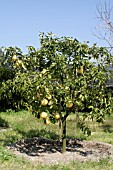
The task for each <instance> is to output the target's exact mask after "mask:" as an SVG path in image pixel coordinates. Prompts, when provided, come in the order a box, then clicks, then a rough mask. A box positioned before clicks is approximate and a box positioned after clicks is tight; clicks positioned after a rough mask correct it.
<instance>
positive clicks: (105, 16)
mask: <svg viewBox="0 0 113 170" xmlns="http://www.w3.org/2000/svg"><path fill="white" fill-rule="evenodd" d="M96 16H97V20H98V25H97V26H96V33H95V35H96V36H97V37H98V38H99V39H101V40H104V41H105V42H107V44H108V48H109V50H110V51H112V50H113V2H112V1H110V0H108V1H107V0H106V1H104V2H101V3H100V4H98V5H97V10H96Z"/></svg>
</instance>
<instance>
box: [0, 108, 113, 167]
mask: <svg viewBox="0 0 113 170" xmlns="http://www.w3.org/2000/svg"><path fill="white" fill-rule="evenodd" d="M0 117H1V118H0V126H2V125H3V126H6V127H8V126H9V128H7V130H0V169H2V170H15V169H17V168H18V170H88V169H89V170H112V169H113V164H112V163H110V162H109V160H108V159H104V160H100V161H99V162H89V161H88V162H86V163H80V162H76V161H73V162H70V163H69V164H65V165H50V166H47V165H39V164H37V163H35V164H33V163H32V162H30V161H28V160H26V159H25V158H21V157H17V156H15V155H13V154H12V153H11V152H9V151H7V150H6V149H5V145H6V144H8V143H13V142H15V141H17V140H20V139H24V138H28V137H34V136H43V137H46V138H52V139H58V138H59V137H60V135H59V134H60V130H59V127H58V124H55V125H49V126H46V125H44V124H43V122H42V121H41V120H38V119H37V118H36V117H34V116H33V115H32V114H31V113H29V112H26V111H21V112H17V113H15V112H13V111H11V110H10V111H8V112H5V113H3V112H2V113H0ZM86 124H88V125H89V126H90V128H91V129H92V135H91V136H89V137H86V136H85V135H84V134H83V133H82V132H81V131H80V130H79V129H76V125H75V115H70V117H69V118H68V120H67V136H68V137H75V138H82V139H86V140H96V141H103V142H107V143H110V144H113V115H112V116H111V117H109V118H107V120H106V121H105V122H104V124H103V125H102V124H97V123H95V122H93V123H92V122H91V121H86ZM72 129H73V130H72Z"/></svg>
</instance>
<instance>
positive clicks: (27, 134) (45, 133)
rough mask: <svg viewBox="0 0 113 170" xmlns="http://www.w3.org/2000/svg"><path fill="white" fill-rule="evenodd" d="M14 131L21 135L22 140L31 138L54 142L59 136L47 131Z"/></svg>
mask: <svg viewBox="0 0 113 170" xmlns="http://www.w3.org/2000/svg"><path fill="white" fill-rule="evenodd" d="M16 131H17V132H18V133H19V134H21V135H22V136H23V137H24V138H33V137H40V136H41V137H46V138H48V139H53V140H56V139H58V138H59V135H58V134H56V133H55V132H52V131H50V130H49V131H47V130H45V129H41V130H29V131H28V132H24V131H22V130H19V129H16Z"/></svg>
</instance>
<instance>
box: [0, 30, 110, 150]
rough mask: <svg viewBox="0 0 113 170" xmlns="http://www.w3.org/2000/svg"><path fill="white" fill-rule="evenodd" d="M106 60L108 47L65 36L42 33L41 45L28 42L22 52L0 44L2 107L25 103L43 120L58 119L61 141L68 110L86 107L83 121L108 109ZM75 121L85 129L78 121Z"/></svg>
mask: <svg viewBox="0 0 113 170" xmlns="http://www.w3.org/2000/svg"><path fill="white" fill-rule="evenodd" d="M90 60H95V61H96V65H95V64H94V63H93V62H91V61H90ZM111 60H112V56H111V55H110V54H109V53H108V51H107V49H106V48H103V47H97V46H96V44H94V45H93V46H92V47H89V46H88V43H85V44H82V43H80V42H78V41H77V40H76V39H73V38H70V37H61V38H58V37H56V35H53V34H52V33H48V34H47V35H46V34H44V33H41V34H40V48H39V49H37V50H36V49H35V48H34V47H31V46H30V47H28V54H27V55H23V54H22V52H21V50H20V49H19V48H17V47H16V48H12V47H10V48H8V49H4V52H3V55H2V57H1V66H2V69H4V72H5V73H6V74H7V75H8V76H6V77H5V74H4V73H3V72H1V73H0V75H1V82H0V83H1V89H0V94H1V97H0V104H1V106H2V107H3V108H7V109H9V108H12V109H20V108H26V107H27V108H29V109H30V110H31V111H32V113H35V115H36V117H37V118H42V119H43V120H44V123H45V124H49V123H50V122H51V123H56V122H59V124H61V125H62V126H61V127H62V139H63V141H64V140H65V141H64V143H65V144H66V119H67V117H68V116H69V115H70V114H71V113H73V114H75V112H77V111H78V110H84V109H85V108H86V107H87V108H89V113H88V114H87V113H85V114H84V116H83V120H84V119H86V118H87V117H89V118H90V119H92V120H93V119H96V121H97V122H102V121H103V120H104V118H105V115H106V114H107V113H108V114H109V113H110V111H111V110H112V107H111V103H110V102H111V101H112V96H111V94H110V93H108V92H106V83H107V81H108V80H109V77H110V73H109V70H108V69H107V68H108V66H109V64H110V62H111ZM6 68H7V70H8V71H6V70H5V69H6ZM10 72H11V73H13V74H10ZM56 114H57V115H58V116H56ZM79 125H80V126H81V128H82V129H83V131H87V133H88V134H90V133H89V129H88V128H87V127H85V125H84V123H83V121H82V122H81V123H80V124H79ZM64 150H65V149H64Z"/></svg>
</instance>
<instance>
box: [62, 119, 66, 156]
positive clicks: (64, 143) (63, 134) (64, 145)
mask: <svg viewBox="0 0 113 170" xmlns="http://www.w3.org/2000/svg"><path fill="white" fill-rule="evenodd" d="M65 152H66V120H63V121H62V153H65Z"/></svg>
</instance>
